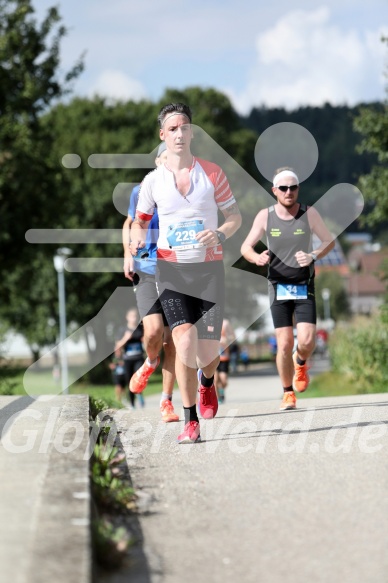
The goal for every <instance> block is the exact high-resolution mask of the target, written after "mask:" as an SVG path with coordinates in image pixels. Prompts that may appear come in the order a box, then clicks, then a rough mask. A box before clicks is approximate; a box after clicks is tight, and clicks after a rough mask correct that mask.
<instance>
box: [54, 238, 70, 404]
mask: <svg viewBox="0 0 388 583" xmlns="http://www.w3.org/2000/svg"><path fill="white" fill-rule="evenodd" d="M71 253H72V252H71V249H68V248H67V247H60V249H57V254H56V255H55V256H54V267H55V270H56V272H57V274H58V299H59V341H60V345H61V351H60V354H61V381H62V392H63V393H65V394H67V393H68V392H69V388H68V385H69V380H68V366H67V354H66V298H65V274H64V271H65V261H66V258H67V257H69V255H71Z"/></svg>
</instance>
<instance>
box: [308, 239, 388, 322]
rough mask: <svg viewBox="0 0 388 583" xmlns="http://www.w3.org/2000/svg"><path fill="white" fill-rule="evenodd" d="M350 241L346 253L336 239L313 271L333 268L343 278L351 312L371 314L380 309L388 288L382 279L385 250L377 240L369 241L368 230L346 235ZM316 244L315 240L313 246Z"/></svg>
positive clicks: (386, 252) (386, 256) (386, 258)
mask: <svg viewBox="0 0 388 583" xmlns="http://www.w3.org/2000/svg"><path fill="white" fill-rule="evenodd" d="M345 239H346V242H347V243H348V244H350V250H349V252H348V255H347V256H345V253H344V252H343V250H342V247H341V245H340V243H339V241H338V239H337V240H336V242H335V247H334V249H333V250H332V251H330V253H328V254H327V255H326V257H323V259H320V260H318V261H317V262H316V264H315V267H316V274H317V275H319V274H321V273H322V272H324V271H334V272H336V273H338V275H339V276H340V277H342V278H343V280H344V285H345V289H346V291H347V292H348V295H349V302H350V309H351V311H352V313H353V314H365V315H370V314H372V313H374V312H376V310H377V309H378V308H379V306H380V305H381V304H382V302H383V297H384V294H385V293H386V291H387V284H386V283H385V282H384V281H383V280H382V264H383V262H384V260H386V261H388V249H386V248H385V249H381V245H380V244H379V243H373V242H372V236H371V235H370V234H369V233H349V234H346V235H345ZM314 245H317V246H318V245H319V240H314V242H313V246H314Z"/></svg>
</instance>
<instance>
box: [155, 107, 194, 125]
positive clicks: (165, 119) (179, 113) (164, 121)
mask: <svg viewBox="0 0 388 583" xmlns="http://www.w3.org/2000/svg"><path fill="white" fill-rule="evenodd" d="M173 115H184V116H185V117H187V119H188V120H189V123H190V119H189V117H188V116H187V115H186V114H185V113H182V112H181V111H174V112H173V113H171V114H170V115H168V116H167V117H165V118H164V120H163V123H162V127H163V126H164V124H165V123H166V121H167V120H168V119H170V117H172V116H173Z"/></svg>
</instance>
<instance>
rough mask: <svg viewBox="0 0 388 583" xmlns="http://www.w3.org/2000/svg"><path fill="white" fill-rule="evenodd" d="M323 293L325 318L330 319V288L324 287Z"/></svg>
mask: <svg viewBox="0 0 388 583" xmlns="http://www.w3.org/2000/svg"><path fill="white" fill-rule="evenodd" d="M321 294H322V299H323V317H324V319H325V320H330V290H329V289H328V288H327V287H324V288H323V289H322V292H321Z"/></svg>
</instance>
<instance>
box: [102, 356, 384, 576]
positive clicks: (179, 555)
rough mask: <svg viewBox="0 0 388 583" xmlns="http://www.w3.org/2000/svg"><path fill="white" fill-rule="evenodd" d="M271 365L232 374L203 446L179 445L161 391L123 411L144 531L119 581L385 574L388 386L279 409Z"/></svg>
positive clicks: (123, 427) (204, 432)
mask: <svg viewBox="0 0 388 583" xmlns="http://www.w3.org/2000/svg"><path fill="white" fill-rule="evenodd" d="M315 370H316V369H315ZM271 372H274V369H273V368H267V369H263V370H262V371H258V373H257V374H256V375H251V376H241V377H234V378H232V379H231V381H230V386H229V388H228V393H227V402H226V403H225V404H224V405H222V406H221V407H220V410H219V414H218V415H217V417H216V419H214V420H213V421H202V422H201V436H202V440H203V441H202V443H201V444H194V445H184V446H183V445H178V444H177V443H176V436H177V434H178V432H179V431H180V429H181V427H182V423H181V422H180V423H171V424H168V425H166V424H164V423H162V422H161V421H160V419H159V412H158V409H157V402H158V398H151V397H148V399H147V406H146V408H145V409H143V410H138V411H134V412H133V411H125V412H121V413H120V416H119V417H118V418H117V422H118V424H119V426H120V427H121V430H122V433H121V439H122V442H123V444H124V446H125V449H126V453H127V458H128V462H129V465H130V470H131V476H132V479H133V484H134V486H135V488H136V489H137V490H138V492H139V495H140V498H139V504H140V509H141V514H140V517H139V528H140V531H141V535H142V537H143V540H142V542H139V544H138V545H137V546H136V547H135V548H134V555H133V564H132V565H131V570H130V573H131V577H130V579H127V578H123V579H121V578H116V579H115V578H113V579H109V581H120V582H121V581H131V583H182V582H183V581H189V580H193V581H204V582H209V583H232V582H233V583H235V582H236V581H239V582H240V583H251V582H252V583H257V582H259V583H261V582H263V583H304V582H309V583H310V582H314V583H317V582H318V583H321V582H322V583H328V582H331V583H337V582H338V583H387V581H388V553H387V550H386V541H387V535H388V467H387V453H388V451H387V450H388V439H387V433H388V427H387V424H388V395H387V394H379V395H366V396H365V395H364V396H352V397H338V398H326V399H325V398H322V399H307V400H300V401H299V403H298V409H297V410H295V411H287V412H280V411H279V403H280V397H281V387H280V384H279V380H278V378H277V377H275V376H273V374H270V373H271ZM174 399H175V403H176V405H177V406H178V402H179V399H178V396H177V395H176V396H175V397H174Z"/></svg>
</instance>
